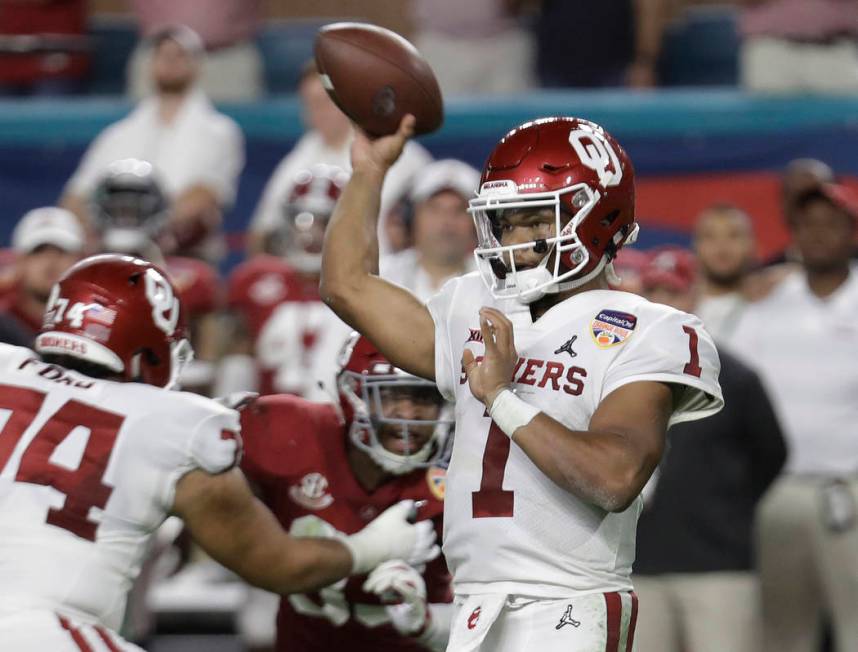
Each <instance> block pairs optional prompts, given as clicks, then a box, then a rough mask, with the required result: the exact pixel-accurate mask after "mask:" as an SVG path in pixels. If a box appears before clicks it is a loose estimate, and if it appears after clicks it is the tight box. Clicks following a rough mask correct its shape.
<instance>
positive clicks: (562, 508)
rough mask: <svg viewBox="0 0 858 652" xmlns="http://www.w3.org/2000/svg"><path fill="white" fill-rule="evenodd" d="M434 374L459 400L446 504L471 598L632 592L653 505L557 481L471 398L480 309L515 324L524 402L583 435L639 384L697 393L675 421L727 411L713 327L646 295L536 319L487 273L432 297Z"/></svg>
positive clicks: (456, 558)
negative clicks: (597, 502)
mask: <svg viewBox="0 0 858 652" xmlns="http://www.w3.org/2000/svg"><path fill="white" fill-rule="evenodd" d="M428 306H429V310H430V312H431V313H432V317H433V319H434V321H435V375H436V380H437V383H438V387H439V389H440V391H441V393H442V394H443V395H444V396H445V397H446V398H447V399H448V400H454V401H455V402H456V439H455V443H454V446H453V454H452V459H451V461H450V468H449V471H448V474H447V493H446V499H445V501H444V548H443V550H444V555H445V556H446V558H447V563H448V565H449V567H450V570H451V571H452V573H453V582H454V587H455V590H456V593H458V594H480V593H504V594H519V595H529V596H534V597H567V596H571V595H576V594H583V593H588V592H594V591H600V592H601V591H623V590H629V589H630V588H631V582H630V579H629V576H630V574H631V566H632V561H633V560H634V550H635V532H636V527H637V518H638V514H639V512H640V507H641V499H640V497H638V498H637V499H636V500H635V502H634V503H633V504H632V505H631V506H630V507H629V508H628V509H626V510H625V511H623V512H621V513H616V514H615V513H607V512H605V511H603V510H601V509H599V508H598V507H595V506H593V505H590V504H588V503H586V502H584V501H582V500H580V499H579V498H577V497H575V496H574V495H573V494H571V493H569V492H567V491H565V490H563V489H561V488H560V487H558V486H557V485H556V484H554V483H553V482H552V481H551V480H550V479H549V478H548V476H546V475H545V474H544V473H542V471H540V470H539V469H538V468H537V467H536V465H535V464H534V463H533V462H531V461H530V459H529V458H528V457H527V456H526V455H525V454H524V452H523V451H522V450H521V449H520V448H518V447H517V446H516V445H515V443H512V442H511V441H510V439H509V438H508V437H507V436H506V435H505V434H503V432H501V431H500V430H499V429H498V428H497V426H495V425H494V424H493V422H492V421H491V419H490V418H489V417H488V416H487V414H486V409H485V406H484V405H483V404H482V403H481V402H480V401H478V400H477V399H476V398H474V396H473V395H472V394H471V391H470V389H469V387H468V384H467V380H466V377H465V375H464V373H463V372H462V368H461V357H462V351H463V349H465V348H468V349H470V350H471V351H473V353H474V355H475V356H481V355H483V353H484V350H485V349H484V345H483V343H482V337H481V334H480V326H479V316H478V312H477V311H478V309H479V308H480V307H481V306H492V307H495V308H497V309H499V310H501V311H502V312H503V313H504V314H506V315H507V316H508V317H509V318H510V320H511V321H512V323H513V326H514V332H515V344H516V348H517V350H518V354H519V361H518V365H517V366H516V369H515V372H514V375H513V384H514V386H515V388H516V392H517V393H518V395H519V396H520V397H521V398H522V399H523V400H525V401H527V402H528V403H531V404H533V405H535V406H537V407H539V408H540V409H541V410H542V411H543V412H545V413H546V414H547V415H549V416H551V417H552V418H554V419H556V420H557V421H559V422H560V423H562V424H563V425H565V426H566V427H568V428H570V429H572V430H586V429H587V428H588V426H589V423H590V419H591V417H592V416H593V413H594V412H595V411H596V408H597V407H598V406H599V403H600V402H601V401H602V399H603V398H605V397H606V396H607V395H608V394H610V393H611V392H612V391H614V390H615V389H617V388H619V387H621V386H623V385H625V384H627V383H631V382H635V381H644V380H649V381H658V382H666V383H674V384H678V385H684V386H685V387H686V391H685V392H684V393H683V394H682V396H681V398H680V400H679V401H678V404H677V405H676V408H675V411H674V413H673V415H672V417H671V419H670V423H671V424H672V423H677V422H679V421H685V420H690V419H697V418H701V417H703V416H706V415H709V414H713V413H715V412H717V411H718V410H719V409H720V408H721V406H722V405H723V400H722V398H721V389H720V387H719V385H718V374H719V372H720V362H719V360H718V354H717V352H716V350H715V346H714V345H713V343H712V340H711V338H710V337H709V335H708V334H707V333H706V331H705V330H704V329H703V324H702V323H701V322H700V320H699V319H698V318H697V317H695V316H693V315H689V314H686V313H683V312H679V311H677V310H674V309H673V308H669V307H667V306H663V305H660V304H655V303H650V302H649V301H647V300H646V299H643V298H642V297H639V296H637V295H633V294H628V293H625V292H615V291H609V290H594V291H589V292H583V293H581V294H578V295H575V296H573V297H571V298H569V299H567V300H565V301H563V302H562V303H560V304H557V305H556V306H554V307H553V308H551V309H550V310H549V311H548V312H546V313H545V314H544V315H543V316H542V317H541V318H540V319H539V320H537V321H536V322H535V323H534V322H533V321H532V319H531V316H530V309H529V307H528V306H524V305H521V304H519V303H518V302H515V301H510V300H507V301H499V300H496V299H494V298H493V297H492V296H491V294H490V293H489V292H488V290H487V289H486V288H485V286H484V285H483V283H482V280H481V279H480V277H479V275H478V274H477V273H472V274H468V275H466V276H462V277H459V278H457V279H453V280H451V281H450V282H449V283H447V285H445V286H444V288H443V289H442V290H441V292H440V293H439V294H438V295H436V296H435V297H434V298H432V299H431V300H430V301H429V304H428Z"/></svg>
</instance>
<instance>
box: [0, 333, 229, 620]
mask: <svg viewBox="0 0 858 652" xmlns="http://www.w3.org/2000/svg"><path fill="white" fill-rule="evenodd" d="M238 432H239V420H238V414H237V413H236V412H235V411H234V410H230V409H227V408H225V407H222V406H221V405H219V404H218V403H215V402H214V401H212V400H210V399H207V398H203V397H201V396H197V395H195V394H188V393H184V392H174V391H168V390H165V389H160V388H157V387H153V386H150V385H141V384H138V383H117V382H111V381H105V380H95V379H93V378H90V377H88V376H84V375H82V374H78V373H76V372H73V371H69V370H67V369H64V368H62V367H58V366H55V365H50V364H46V363H44V362H41V361H40V360H39V358H38V356H37V355H36V354H34V353H33V352H32V351H30V350H29V349H24V348H18V347H12V346H8V345H5V344H3V345H0V532H2V535H0V587H3V588H2V591H0V619H2V617H3V616H4V615H5V616H6V617H10V616H11V615H13V614H15V613H23V612H27V611H31V612H35V611H46V610H47V611H56V612H58V613H61V614H65V615H67V616H70V617H72V618H74V619H75V620H76V621H77V622H80V623H95V624H102V625H106V626H107V627H110V628H112V629H117V628H118V627H119V625H120V624H121V622H122V617H123V614H124V611H125V597H126V593H127V592H128V590H129V588H130V587H131V584H132V582H133V581H134V579H135V578H136V576H137V574H138V572H139V570H140V565H141V563H142V561H143V557H144V555H145V553H146V550H147V543H148V541H149V539H150V536H151V535H152V533H153V532H154V531H155V530H156V529H157V528H158V526H159V525H160V524H161V523H162V521H164V519H165V518H166V516H167V514H168V513H169V511H170V510H171V508H172V506H173V500H174V494H175V488H176V483H177V481H178V480H179V479H180V478H181V477H182V476H183V475H184V474H185V473H187V472H188V471H190V470H192V469H196V468H199V469H203V470H205V471H208V472H210V473H219V472H221V471H224V470H226V469H229V468H230V467H232V466H233V465H234V464H235V463H236V462H237V457H238V455H239V452H240V439H239V435H238Z"/></svg>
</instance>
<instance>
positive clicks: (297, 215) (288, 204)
mask: <svg viewBox="0 0 858 652" xmlns="http://www.w3.org/2000/svg"><path fill="white" fill-rule="evenodd" d="M348 178H349V175H348V173H347V172H345V171H344V170H342V169H341V168H338V167H336V166H333V165H324V164H318V165H314V166H313V167H312V168H309V169H306V170H301V171H300V172H298V174H297V175H295V179H294V182H293V183H292V186H291V187H290V189H289V193H288V195H287V196H286V199H285V202H284V203H283V206H282V216H283V222H282V225H281V228H280V229H279V230H278V232H277V233H275V240H276V239H277V238H279V239H280V240H281V241H282V244H280V245H279V248H280V249H281V250H282V253H283V255H284V256H285V258H286V260H288V261H289V263H290V264H292V265H293V266H294V267H296V268H297V269H299V270H300V271H302V272H318V271H319V270H320V269H321V268H322V243H323V240H324V236H325V229H326V228H327V226H328V221H329V220H330V219H331V215H332V214H333V212H334V207H335V206H336V204H337V200H338V199H339V198H340V194H342V191H343V188H344V187H345V185H346V182H347V181H348ZM277 244H278V243H276V242H275V246H277Z"/></svg>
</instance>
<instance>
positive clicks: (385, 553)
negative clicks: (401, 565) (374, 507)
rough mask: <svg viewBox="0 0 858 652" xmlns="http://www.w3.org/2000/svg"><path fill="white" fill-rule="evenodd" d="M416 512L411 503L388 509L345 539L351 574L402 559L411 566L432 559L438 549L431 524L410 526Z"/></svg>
mask: <svg viewBox="0 0 858 652" xmlns="http://www.w3.org/2000/svg"><path fill="white" fill-rule="evenodd" d="M415 513H416V509H415V505H414V501H413V500H402V501H400V502H398V503H396V504H395V505H394V506H393V507H388V508H387V509H386V510H384V511H383V512H382V513H381V514H380V515H379V516H378V517H377V518H376V519H375V520H374V521H372V522H371V523H370V524H369V525H367V526H366V527H365V528H364V529H363V530H361V531H360V532H357V533H356V534H352V535H351V536H348V537H345V538H344V539H343V543H345V544H346V546H347V547H348V549H349V551H350V552H351V553H352V559H353V564H352V574H353V575H358V574H361V573H368V572H369V571H371V570H372V569H373V568H375V567H376V566H378V565H379V564H381V563H382V562H385V561H388V560H390V559H404V560H405V561H406V562H407V563H409V564H412V565H414V566H419V565H420V564H425V563H426V562H427V561H431V560H433V559H435V557H437V556H438V555H439V554H440V553H441V549H440V548H439V547H438V545H437V544H436V543H435V527H434V525H433V524H432V521H419V522H418V523H411V522H410V520H409V519H412V518H413V515H414V514H415Z"/></svg>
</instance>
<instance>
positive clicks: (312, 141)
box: [250, 131, 432, 253]
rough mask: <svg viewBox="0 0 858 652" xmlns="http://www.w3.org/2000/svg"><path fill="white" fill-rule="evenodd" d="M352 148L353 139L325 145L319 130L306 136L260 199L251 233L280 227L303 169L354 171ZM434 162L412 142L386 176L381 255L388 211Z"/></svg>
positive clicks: (383, 190)
mask: <svg viewBox="0 0 858 652" xmlns="http://www.w3.org/2000/svg"><path fill="white" fill-rule="evenodd" d="M351 146H352V143H351V139H349V140H348V141H347V142H346V143H345V144H343V146H342V147H336V148H334V147H329V146H328V145H327V144H325V141H324V140H322V137H321V135H320V134H319V133H318V132H316V131H310V132H307V133H306V134H304V135H303V136H302V137H301V139H300V140H299V141H298V142H297V143H296V144H295V147H294V148H293V149H292V151H291V152H289V153H288V154H287V155H286V156H285V157H284V158H283V160H281V161H280V163H279V164H278V165H277V167H276V168H275V170H274V172H273V174H272V175H271V178H270V179H268V183H267V184H266V185H265V190H264V191H263V193H262V199H260V200H259V204H257V206H256V211H255V212H254V214H253V219H252V220H251V222H250V229H251V231H254V232H257V233H269V232H271V231H273V230H275V229H277V228H278V226H279V225H280V223H281V221H282V220H283V213H282V210H283V204H284V203H285V202H286V200H287V198H288V193H289V191H290V189H291V188H292V184H293V183H294V182H295V177H296V175H297V174H298V173H299V172H300V171H301V170H306V169H309V168H311V167H313V166H314V165H317V164H319V163H323V164H325V165H334V166H336V167H338V168H341V169H343V170H345V171H346V172H351V169H352V165H351ZM431 162H432V155H431V154H430V153H429V152H428V151H426V149H425V148H424V147H423V146H422V145H419V144H418V143H415V142H413V141H411V142H409V143H407V144H406V145H405V149H404V150H403V152H402V156H401V157H400V158H399V160H398V161H397V162H396V163H395V164H394V166H393V167H392V168H390V171H389V172H388V173H387V177H386V178H385V180H384V187H383V188H382V193H381V211H380V213H381V219H380V220H379V248H380V251H381V253H387V252H388V251H389V250H390V247H389V245H388V243H387V238H386V237H385V234H384V228H383V227H382V225H383V221H384V219H385V218H386V216H387V213H388V211H390V209H391V208H393V206H394V205H395V204H396V202H397V201H398V200H399V199H400V198H401V197H402V196H403V195H404V194H405V193H406V191H407V190H408V188H409V186H410V184H411V179H412V177H414V175H415V174H417V173H418V172H419V171H420V170H421V169H422V168H423V167H424V166H426V165H428V164H429V163H431Z"/></svg>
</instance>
